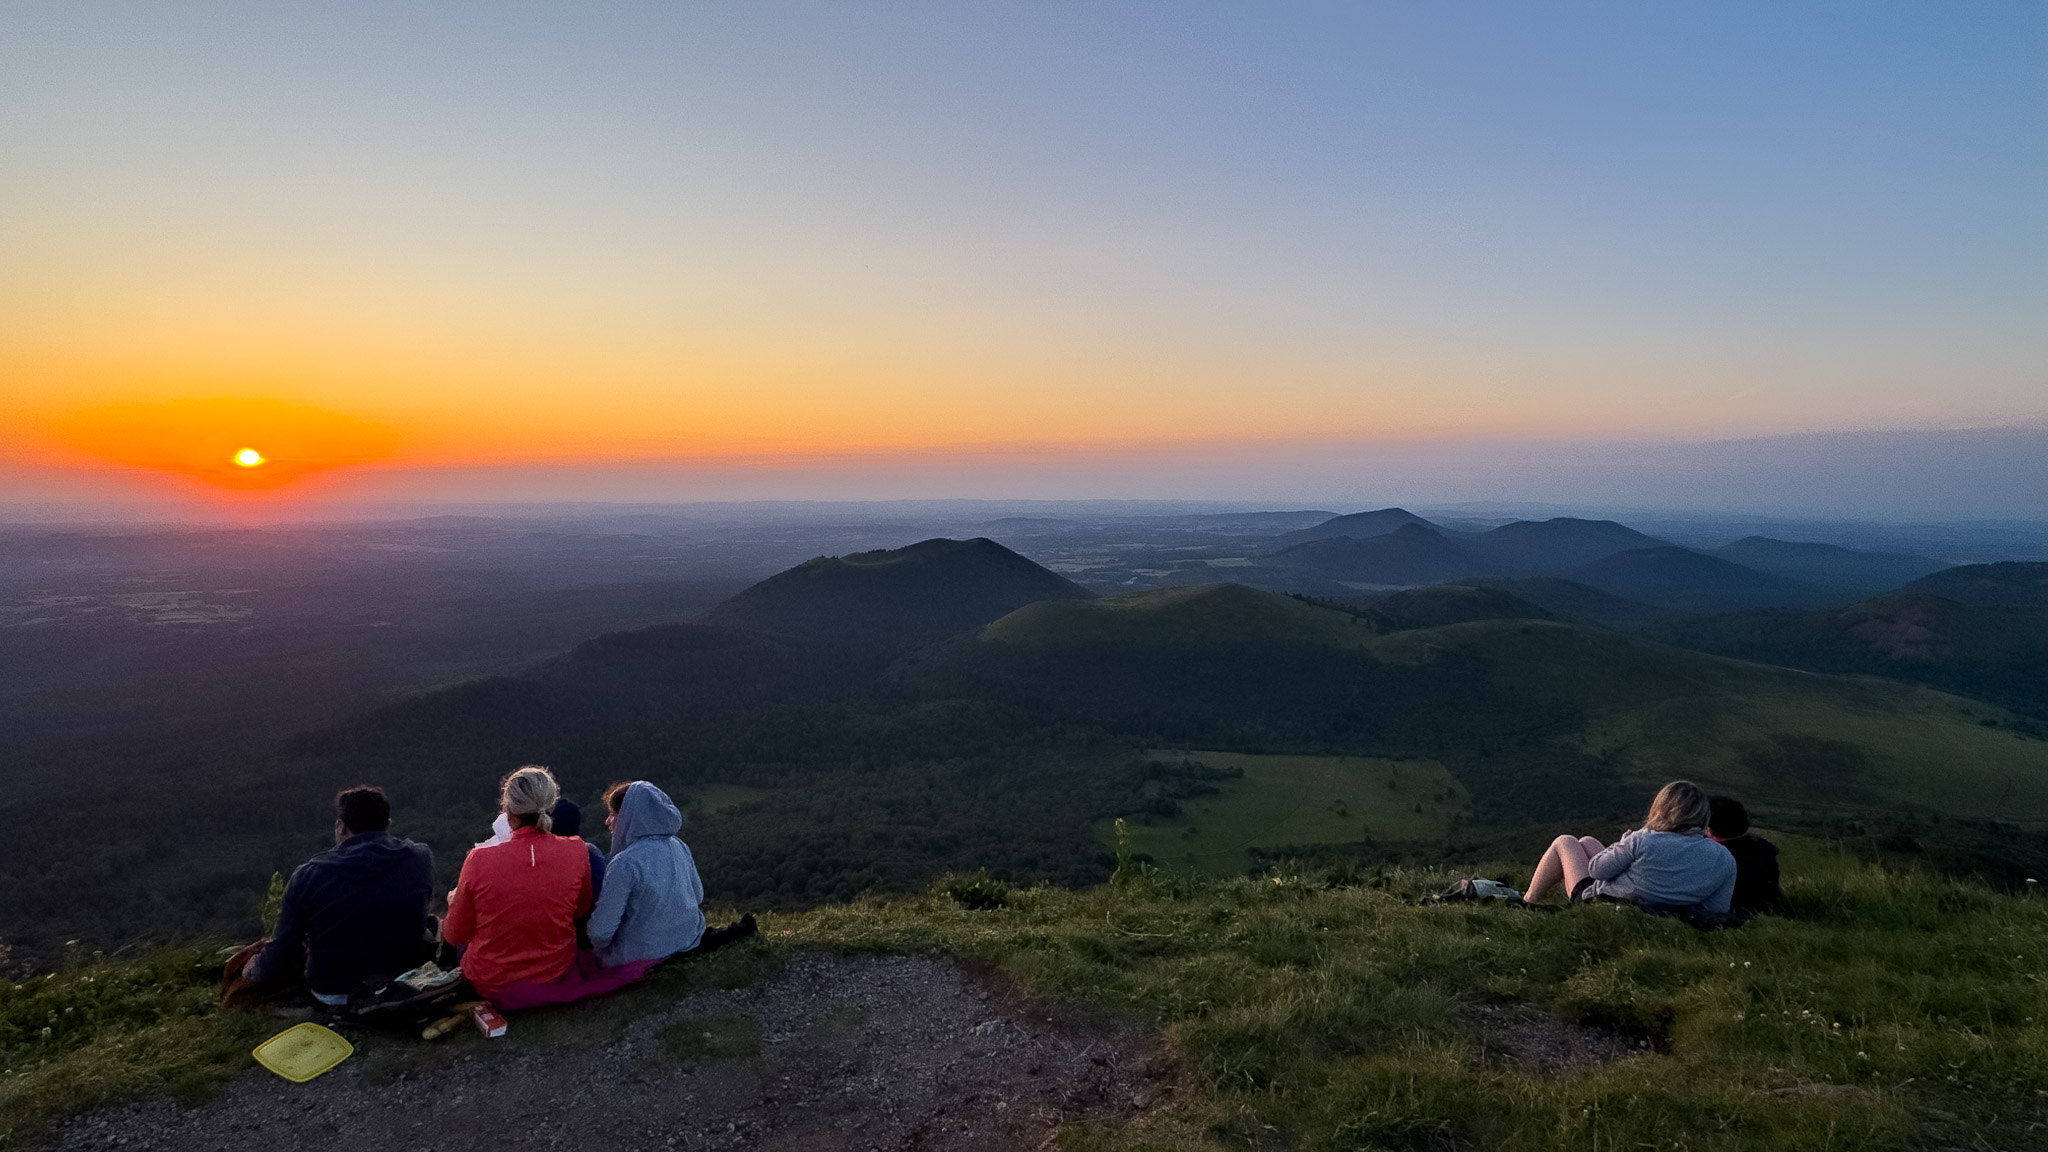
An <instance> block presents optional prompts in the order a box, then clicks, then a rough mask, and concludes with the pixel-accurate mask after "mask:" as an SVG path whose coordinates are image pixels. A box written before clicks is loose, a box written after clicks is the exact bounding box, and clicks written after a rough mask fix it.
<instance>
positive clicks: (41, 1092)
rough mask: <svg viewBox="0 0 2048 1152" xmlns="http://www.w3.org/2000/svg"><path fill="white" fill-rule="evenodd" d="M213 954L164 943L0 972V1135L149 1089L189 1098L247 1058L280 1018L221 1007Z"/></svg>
mask: <svg viewBox="0 0 2048 1152" xmlns="http://www.w3.org/2000/svg"><path fill="white" fill-rule="evenodd" d="M219 967H220V961H219V957H218V955H217V954H215V953H214V952H211V951H206V950H197V949H173V950H166V951H162V952H158V953H155V954H153V955H150V956H146V957H142V958H140V959H129V960H113V961H107V960H101V961H97V962H93V963H81V962H74V963H70V964H67V965H66V966H65V967H64V968H63V969H61V970H59V971H56V972H49V973H44V974H41V975H36V976H22V977H18V978H16V979H13V980H4V981H0V1147H15V1146H20V1145H24V1144H27V1143H29V1142H31V1141H33V1140H35V1139H37V1138H39V1137H40V1136H41V1134H42V1133H43V1132H44V1131H45V1130H46V1129H47V1126H48V1124H49V1123H50V1122H51V1121H52V1120H53V1119H55V1118H57V1117H61V1116H65V1115H70V1114H72V1113H76V1112H81V1111H84V1110H86V1109H89V1108H93V1107H96V1106H99V1105H101V1104H105V1103H109V1102H112V1101H116V1100H120V1099H124V1098H127V1097H131V1096H136V1095H141V1094H145V1093H150V1092H163V1091H168V1092H171V1093H172V1094H174V1095H176V1096H178V1097H179V1098H180V1099H187V1100H193V1099H198V1098H200V1097H202V1096H204V1094H205V1092H206V1090H207V1089H208V1088H210V1087H211V1086H212V1085H214V1084H216V1083H218V1082H219V1081H221V1080H223V1079H225V1078H227V1077H228V1076H231V1075H233V1074H234V1073H235V1072H237V1071H240V1070H241V1069H243V1068H245V1067H247V1066H248V1065H249V1063H250V1059H249V1050H250V1049H251V1048H253V1047H254V1046H255V1045H256V1044H258V1043H259V1042H261V1041H262V1039H263V1037H265V1036H266V1035H269V1034H270V1033H272V1032H275V1031H277V1030H278V1027H279V1026H278V1024H277V1021H275V1020H272V1019H266V1018H262V1017H257V1016H252V1015H249V1014H246V1013H240V1012H235V1013H221V1012H219V1011H217V1009H216V1007H215V1004H216V1001H217V999H218V994H219V989H218V984H217V975H218V972H219Z"/></svg>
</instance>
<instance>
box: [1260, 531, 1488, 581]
mask: <svg viewBox="0 0 2048 1152" xmlns="http://www.w3.org/2000/svg"><path fill="white" fill-rule="evenodd" d="M1260 564H1261V565H1262V566H1264V567H1269V568H1285V569H1292V570H1295V571H1300V572H1303V573H1308V574H1313V575H1314V576H1317V577H1320V578H1322V579H1325V580H1334V581H1339V582H1345V581H1350V582H1356V583H1361V584H1434V583H1437V582H1438V581H1442V580H1450V579H1454V578H1456V577H1460V576H1479V575H1484V574H1485V573H1486V572H1487V571H1488V570H1490V569H1494V568H1496V567H1497V566H1498V565H1497V564H1496V562H1494V561H1493V560H1492V559H1491V558H1490V557H1487V556H1485V555H1482V554H1480V553H1479V552H1476V551H1475V550H1474V549H1473V548H1472V546H1471V545H1469V544H1466V543H1464V542H1462V541H1458V540H1452V539H1450V538H1448V537H1446V536H1444V535H1443V534H1441V533H1439V532H1437V531H1435V530H1433V529H1431V528H1429V527H1427V526H1425V525H1423V524H1421V523H1408V524H1403V525H1401V526H1400V527H1399V528H1397V529H1395V530H1393V531H1391V532H1386V533H1383V534H1381V535H1378V536H1368V537H1366V538H1364V539H1358V538H1356V537H1351V536H1336V537H1328V538H1324V539H1320V540H1309V541H1306V542H1304V543H1300V544H1296V545H1294V546H1293V547H1290V548H1284V549H1281V550H1280V551H1278V552H1275V553H1273V554H1272V555H1270V556H1266V557H1264V558H1262V559H1261V561H1260Z"/></svg>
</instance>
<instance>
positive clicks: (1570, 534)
mask: <svg viewBox="0 0 2048 1152" xmlns="http://www.w3.org/2000/svg"><path fill="white" fill-rule="evenodd" d="M1472 545H1473V547H1475V548H1477V549H1478V550H1479V551H1480V552H1481V553H1483V554H1485V555H1486V556H1488V557H1489V558H1491V559H1492V560H1493V562H1494V568H1495V571H1496V572H1498V573H1500V574H1510V573H1513V574H1525V575H1556V574H1558V573H1561V572H1564V571H1566V570H1567V569H1571V568H1577V567H1580V566H1581V565H1585V564H1591V563H1592V562H1593V561H1595V560H1599V559H1601V558H1602V557H1606V556H1612V555H1614V554H1615V553H1616V552H1627V551H1630V550H1632V549H1637V548H1657V547H1662V546H1663V545H1664V541H1662V540H1659V539H1657V538H1656V537H1654V536H1645V535H1644V534H1642V533H1641V532H1638V531H1636V530H1635V529H1633V528H1630V527H1628V526H1627V525H1624V524H1617V523H1615V522H1614V521H1612V520H1580V519H1577V518H1575V517H1571V516H1559V517H1555V518H1553V519H1550V520H1518V521H1516V522H1515V523H1513V524H1503V525H1501V526H1500V527H1498V528H1495V529H1493V530H1492V531H1489V532H1482V533H1480V534H1479V535H1478V536H1475V537H1473V538H1472Z"/></svg>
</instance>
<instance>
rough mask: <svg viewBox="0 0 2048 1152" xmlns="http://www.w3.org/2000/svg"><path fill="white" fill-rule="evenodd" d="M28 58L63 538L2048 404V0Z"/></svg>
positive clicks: (6, 159) (413, 36) (18, 52)
mask: <svg viewBox="0 0 2048 1152" xmlns="http://www.w3.org/2000/svg"><path fill="white" fill-rule="evenodd" d="M4 20H5V27H6V32H5V33H4V34H0V475H4V476H9V477H13V478H14V479H13V481H11V483H12V484H13V485H14V486H16V488H17V491H18V492H31V491H32V492H33V494H35V495H37V496H40V497H51V496H62V495H65V494H67V493H87V492H92V493H100V494H103V493H104V492H105V491H107V489H106V488H105V487H104V486H100V487H95V486H94V484H95V483H96V482H97V481H96V478H98V479H103V478H104V474H103V472H102V471H100V470H103V469H106V468H115V469H125V470H127V471H125V472H119V473H117V474H119V475H129V474H135V470H136V469H141V470H143V472H142V473H140V474H146V475H163V476H165V477H167V479H166V480H165V481H164V483H166V484H188V483H190V482H191V478H193V477H198V478H199V479H200V480H202V481H207V482H213V483H218V484H222V485H227V486H230V487H232V486H235V485H236V482H237V480H238V478H239V480H241V481H245V483H241V484H240V485H239V486H240V487H243V488H254V489H262V490H265V491H273V490H277V489H280V488H282V489H290V488H292V487H293V486H294V485H296V484H314V483H317V482H319V479H318V478H319V476H320V475H321V474H323V473H324V474H326V475H327V477H328V480H327V481H326V482H328V483H330V484H332V483H334V482H335V481H334V478H335V477H337V476H348V475H358V474H360V475H368V474H369V473H372V472H376V471H378V470H383V471H384V472H385V473H386V474H387V475H399V474H403V475H404V476H406V477H410V478H413V479H412V480H409V481H408V483H411V482H417V483H418V484H419V485H420V488H419V491H420V492H421V493H422V494H423V495H424V494H431V493H432V490H433V488H434V485H433V482H432V480H431V477H432V476H433V475H435V474H436V473H437V471H438V472H440V473H445V474H448V475H454V474H456V473H460V472H462V471H464V470H465V469H468V470H471V471H472V472H474V471H475V470H476V469H479V468H485V469H489V470H491V472H490V474H492V475H498V474H503V472H504V470H506V469H513V470H517V469H521V468H528V469H536V468H537V469H543V470H546V469H554V470H560V469H564V468H569V469H574V468H577V467H586V466H587V467H592V468H612V469H616V468H617V467H618V466H620V465H622V464H624V465H631V466H632V467H634V468H644V467H652V468H653V469H654V470H656V471H659V469H660V468H662V467H668V466H673V468H674V469H675V472H674V474H675V475H704V474H705V471H704V470H705V469H706V468H707V467H709V468H713V469H714V470H715V469H716V468H719V467H724V468H728V469H730V470H736V472H737V473H738V474H745V473H747V472H748V470H750V469H751V470H756V471H764V472H774V471H776V470H777V469H778V468H780V469H782V475H783V479H781V480H778V481H777V483H778V484H780V485H782V487H779V488H777V489H776V494H778V495H790V494H798V493H796V492H793V491H791V490H790V489H789V487H788V479H787V477H788V475H790V473H789V472H788V469H787V468H786V467H785V465H786V464H787V462H788V461H791V460H808V459H828V458H829V459H860V460H863V461H866V462H868V465H869V466H872V467H876V468H880V469H882V471H883V472H886V471H887V468H888V464H889V462H890V461H891V460H896V459H900V460H904V461H923V462H926V463H921V464H919V465H918V466H916V467H908V466H906V468H905V469H903V470H902V471H901V473H900V480H899V482H898V483H897V485H896V488H895V489H890V488H889V486H888V485H886V484H885V485H883V486H882V487H881V488H880V489H871V490H865V491H863V492H862V493H861V494H862V495H947V494H949V493H948V491H945V490H942V489H945V488H946V487H947V485H949V484H951V483H954V482H955V481H957V480H959V478H961V477H968V476H972V475H973V474H974V464H973V462H972V458H973V456H974V454H976V453H981V454H987V453H1000V454H1001V455H1002V456H1003V458H1004V459H1005V460H1007V461H1011V462H1013V463H1014V462H1016V461H1023V462H1025V465H1028V464H1029V462H1030V461H1032V460H1034V459H1037V460H1042V461H1044V462H1045V466H1046V467H1047V468H1058V467H1061V466H1062V465H1061V464H1060V463H1059V462H1060V461H1065V460H1070V459H1072V458H1073V457H1074V454H1075V453H1083V454H1088V455H1090V457H1091V458H1101V457H1103V456H1104V455H1105V454H1107V455H1108V456H1110V457H1117V456H1118V455H1119V454H1122V455H1121V457H1120V458H1123V459H1126V460H1128V461H1131V462H1136V463H1134V465H1133V466H1134V467H1140V466H1141V464H1142V461H1143V460H1145V459H1147V458H1148V454H1157V453H1159V452H1161V451H1168V450H1181V451H1186V450H1190V449H1191V448H1194V447H1200V446H1211V447H1215V448H1216V450H1218V451H1222V450H1224V449H1225V448H1227V449H1228V451H1231V452H1236V453H1239V454H1240V455H1241V454H1242V453H1243V452H1244V451H1248V450H1251V451H1254V454H1256V451H1266V452H1268V453H1269V454H1270V453H1272V452H1281V451H1284V450H1285V449H1286V447H1287V446H1289V445H1294V444H1314V445H1318V446H1322V447H1319V448H1318V450H1319V451H1327V450H1328V446H1329V445H1333V444H1335V445H1345V444H1357V445H1374V444H1423V443H1459V444H1465V445H1485V444H1497V443H1510V444H1528V443H1557V442H1565V441H1570V442H1573V443H1599V442H1603V441H1617V442H1622V441H1625V442H1628V443H1630V444H1635V445H1641V444H1644V443H1657V442H1661V441H1699V440H1710V439H1716V438H1727V437H1747V436H1759V435H1770V434H1779V433H1807V432H1829V431H1843V430H1873V429H1954V428H1969V427H1986V426H1998V425H2009V424H2015V423H2017V424H2023V425H2038V424H2039V423H2041V422H2042V421H2043V419H2044V417H2048V399H2044V397H2048V388H2044V384H2048V371H2044V370H2048V211H2044V189H2048V154H2044V152H2048V95H2044V94H2048V52H2044V50H2043V46H2044V43H2048V7H2044V6H2043V5H2041V4H2040V3H2038V2H2035V0H2027V2H2020V3H1997V2H1973V3H1970V4H1960V5H1959V4H1954V3H1950V2H1938V3H1937V2H1928V3H1910V4H1901V3H1875V2H1869V0H1858V2H1855V3H1842V4H1822V3H1799V4H1784V3H1769V4H1764V3H1736V4H1731V3H1713V4H1704V3H1700V4H1640V3H1623V2H1613V3H1591V4H1589V3H1546V4H1540V5H1539V4H1526V3H1517V4H1481V3H1448V4H1436V3H1421V2H1415V3H1405V4H1342V5H1337V4H1332V5H1284V4H1256V5H1249V4H1231V5H1196V4H1178V3H1177V4H1148V5H1138V4H1102V3H1086V4H1055V3H1045V2H1033V3H1029V4H1008V5H1006V4H981V3H977V4H956V5H901V4H861V5H848V4H825V3H820V4H812V5H778V4H747V5H725V6H716V7H714V6H710V5H693V6H685V5H675V4H644V5H643V4H626V3H620V4H595V5H590V4H553V5H521V4H509V3H502V2H494V3H489V4H483V3H478V4H463V5H458V4H428V5H421V4H414V3H408V4H373V3H362V2H357V3H351V4H346V5H333V4H326V5H294V4H282V3H262V4H246V5H227V4H203V3H185V4H178V5H158V6H144V5H136V4H131V3H120V4H95V3H81V2H76V0H68V2H64V3H48V4H26V3H13V4H8V5H6V7H5V9H4ZM257 439H260V440H262V441H264V442H263V443H262V444H257V445H256V446H257V447H260V448H263V449H264V450H265V452H266V455H268V456H270V457H271V458H272V460H273V461H274V462H275V464H276V465H277V467H276V468H275V469H273V470H272V471H271V472H268V473H265V474H264V477H265V479H264V480H262V481H261V482H257V481H256V480H254V479H252V478H251V477H250V476H248V475H243V474H237V473H235V472H233V470H232V469H231V468H229V467H228V465H226V463H225V460H226V458H227V455H229V454H231V452H232V450H233V449H234V448H235V447H237V446H240V445H241V444H242V443H243V442H245V441H249V442H252V443H253V441H254V440H257ZM1247 446H1249V448H1248V447H1247ZM1261 446H1263V447H1261ZM935 459H937V460H952V461H954V462H955V463H954V464H952V465H948V466H947V468H940V469H937V470H934V469H933V468H932V467H930V466H929V461H931V460H935ZM948 469H950V471H949V470H948ZM1026 471H1027V472H1028V467H1027V468H1026ZM478 474H481V473H478ZM948 477H951V478H952V479H951V480H949V479H947V478H948ZM1019 484H1020V485H1021V487H1022V488H1029V487H1030V484H1029V483H1028V482H1024V481H1019ZM799 487H801V485H799ZM821 487H823V488H825V489H830V488H831V487H832V486H831V484H829V483H825V484H822V485H821ZM628 488H629V489H630V485H629V486H628ZM935 489H941V490H935ZM728 490H730V491H732V492H738V493H742V494H743V493H744V490H745V486H744V485H743V484H742V485H741V486H740V487H739V488H738V489H732V488H731V486H730V485H727V487H726V488H721V489H720V491H722V492H724V491H728ZM650 491H651V490H650ZM383 493H384V494H386V495H388V494H389V484H388V483H387V484H386V485H385V488H384V490H383ZM521 494H522V495H523V496H528V497H530V496H531V495H532V493H531V492H523V493H521ZM662 494H663V495H665V496H671V497H676V496H682V497H687V496H689V495H690V494H691V492H690V491H689V490H688V485H684V488H683V490H676V489H675V488H674V487H673V485H671V486H670V487H668V488H663V489H662ZM809 494H811V495H815V496H818V497H831V496H833V495H834V494H835V493H834V492H833V491H830V490H821V491H816V492H813V493H809ZM990 494H993V493H990ZM1015 494H1018V495H1027V494H1030V493H1029V492H1026V491H1018V492H1016V493H1015ZM1101 494H1102V495H1124V494H1130V493H1125V492H1115V491H1105V492H1102V493H1101ZM1145 494H1147V495H1161V494H1171V493H1159V492H1147V493H1145ZM1200 495H1204V496H1211V497H1213V496H1218V495H1223V493H1219V492H1202V493H1200ZM1516 495H1518V493H1514V492H1501V493H1499V494H1498V496H1499V497H1500V498H1513V497H1515V496H1516Z"/></svg>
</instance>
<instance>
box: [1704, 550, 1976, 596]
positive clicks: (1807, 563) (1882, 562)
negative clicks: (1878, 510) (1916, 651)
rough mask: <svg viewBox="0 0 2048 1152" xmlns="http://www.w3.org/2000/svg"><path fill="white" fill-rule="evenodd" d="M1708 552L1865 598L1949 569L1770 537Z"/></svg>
mask: <svg viewBox="0 0 2048 1152" xmlns="http://www.w3.org/2000/svg"><path fill="white" fill-rule="evenodd" d="M1709 555H1713V556H1719V557H1721V558H1722V559H1723V560H1733V561H1734V562H1736V563H1737V564H1741V565H1743V566H1744V567H1747V568H1754V569H1756V570H1757V571H1759V572H1769V573H1770V574H1771V575H1773V576H1783V577H1785V578H1786V579H1787V580H1798V581H1801V582H1803V583H1807V584H1813V585H1816V586H1818V587H1821V588H1833V589H1838V590H1840V591H1843V592H1860V593H1862V594H1864V595H1866V596H1867V595H1870V594H1872V593H1876V592H1888V591H1890V590H1891V589H1893V588H1897V587H1898V586H1899V585H1901V584H1904V583H1905V582H1906V581H1908V580H1912V579H1915V578H1917V577H1921V576H1925V575H1927V574H1928V573H1930V572H1939V571H1941V570H1942V569H1943V568H1946V567H1948V565H1946V564H1944V563H1942V562H1941V561H1939V560H1930V559H1928V558H1927V557H1925V556H1906V555H1901V554H1899V553H1895V552H1864V551H1860V550H1858V549H1855V548H1840V547H1837V546H1835V545H1833V544H1797V543H1793V542H1791V541H1789V540H1773V539H1772V538H1770V537H1769V536H1745V537H1743V538H1742V539H1740V540H1737V541H1736V542H1735V543H1733V544H1724V545H1722V546H1721V547H1719V548H1716V549H1714V550H1712V552H1710V553H1709Z"/></svg>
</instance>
